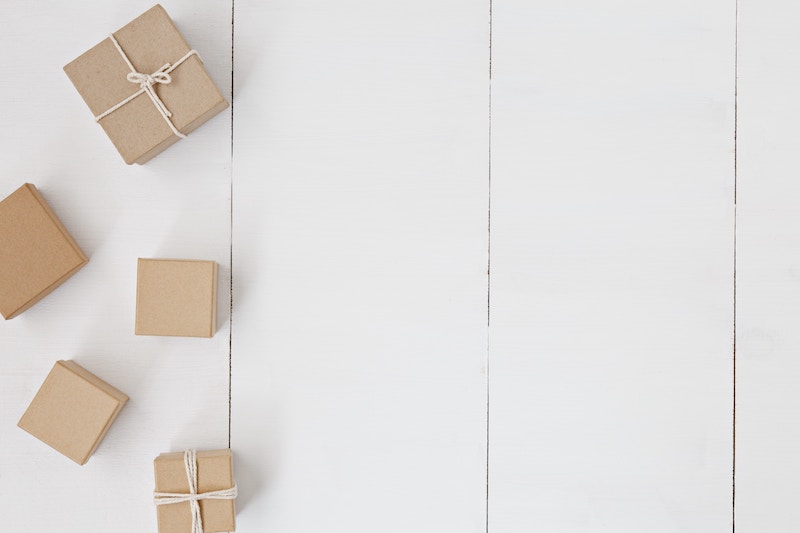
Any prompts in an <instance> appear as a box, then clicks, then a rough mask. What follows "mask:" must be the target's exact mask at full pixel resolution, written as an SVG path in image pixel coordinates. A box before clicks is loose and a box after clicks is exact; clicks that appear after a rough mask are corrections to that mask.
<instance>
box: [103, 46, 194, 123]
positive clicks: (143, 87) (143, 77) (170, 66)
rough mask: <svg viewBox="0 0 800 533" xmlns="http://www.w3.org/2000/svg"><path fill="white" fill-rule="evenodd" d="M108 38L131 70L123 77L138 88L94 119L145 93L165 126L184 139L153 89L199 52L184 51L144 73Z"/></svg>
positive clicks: (169, 80)
mask: <svg viewBox="0 0 800 533" xmlns="http://www.w3.org/2000/svg"><path fill="white" fill-rule="evenodd" d="M108 38H109V39H111V42H112V43H113V44H114V47H115V48H116V49H117V51H118V52H119V55H120V56H122V59H123V60H125V64H126V65H128V68H129V69H130V70H131V71H130V72H129V73H128V75H127V76H126V77H125V79H127V80H128V81H129V82H131V83H136V84H138V85H139V90H138V91H136V92H135V93H133V94H132V95H130V96H129V97H127V98H125V99H124V100H123V101H121V102H119V103H118V104H116V105H113V106H111V107H110V108H108V109H107V110H105V111H104V112H103V113H100V114H99V115H97V116H96V117H94V119H95V121H97V122H100V120H101V119H103V118H105V117H107V116H108V115H110V114H111V113H113V112H114V111H116V110H117V109H119V108H120V107H122V106H124V105H125V104H127V103H128V102H130V101H131V100H133V99H134V98H136V97H137V96H139V95H140V94H142V93H146V94H147V96H149V97H150V100H151V101H152V102H153V105H154V106H156V110H157V111H158V113H159V114H160V115H161V117H162V118H163V119H164V122H166V123H167V126H169V129H171V130H172V133H174V134H175V135H177V136H178V137H180V138H181V139H185V138H186V135H184V134H183V133H181V132H180V131H178V128H176V127H175V124H173V123H172V119H171V118H170V117H171V116H172V113H171V112H170V110H169V109H167V106H166V105H164V102H163V101H162V100H161V98H159V97H158V94H157V93H156V90H155V86H156V85H158V84H159V83H160V84H163V85H169V84H170V83H172V76H170V72H172V71H173V70H175V69H176V68H178V67H179V66H180V65H181V64H182V63H183V62H184V61H186V60H187V59H189V58H190V57H192V56H197V57H198V59H200V54H198V53H197V50H189V51H188V52H187V53H186V55H184V56H183V57H182V58H180V59H179V60H177V61H176V62H174V63H166V64H164V65H163V66H162V67H161V68H160V69H158V70H156V71H155V72H153V73H152V74H146V73H143V72H138V71H137V70H136V69H135V68H134V66H133V63H131V60H130V59H128V55H127V54H126V53H125V51H124V50H123V49H122V47H121V46H120V45H119V43H118V42H117V39H116V38H115V37H114V34H113V33H112V34H111V35H109V36H108ZM200 61H202V59H200Z"/></svg>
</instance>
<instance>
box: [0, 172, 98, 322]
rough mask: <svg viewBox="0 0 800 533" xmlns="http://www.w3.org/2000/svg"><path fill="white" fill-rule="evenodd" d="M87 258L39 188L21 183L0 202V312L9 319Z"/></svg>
mask: <svg viewBox="0 0 800 533" xmlns="http://www.w3.org/2000/svg"><path fill="white" fill-rule="evenodd" d="M88 261H89V258H87V257H86V255H85V254H84V253H83V252H82V251H81V249H80V247H78V245H77V243H76V242H75V240H74V239H73V238H72V236H71V235H70V234H69V232H68V231H67V230H66V228H65V227H64V225H63V224H61V221H60V220H58V217H57V216H56V214H55V213H54V212H53V210H52V209H50V206H49V205H47V202H45V200H44V198H43V197H42V195H41V194H40V193H39V191H38V190H37V189H36V187H34V186H33V185H32V184H30V183H26V184H25V185H23V186H22V187H20V188H19V189H17V190H16V191H15V192H13V193H12V194H11V195H10V196H8V197H7V198H6V199H4V200H3V201H2V202H0V314H2V315H3V318H5V319H6V320H8V319H10V318H14V317H15V316H17V315H19V314H20V313H22V312H23V311H25V310H27V309H28V308H30V307H31V306H32V305H33V304H35V303H36V302H38V301H39V300H41V299H42V298H44V297H45V296H47V295H48V294H50V293H51V292H52V291H53V290H54V289H55V288H56V287H58V286H59V285H61V284H62V283H64V282H65V281H66V280H67V279H69V278H70V276H72V275H73V274H75V273H76V272H77V271H78V270H80V269H81V268H82V267H83V265H85V264H86V263H87V262H88Z"/></svg>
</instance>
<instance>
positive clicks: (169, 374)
mask: <svg viewBox="0 0 800 533" xmlns="http://www.w3.org/2000/svg"><path fill="white" fill-rule="evenodd" d="M151 5H152V3H151V2H142V1H135V2H121V3H120V2H116V3H111V2H83V3H78V4H66V3H63V2H54V1H43V2H35V3H30V2H21V1H17V0H13V1H6V2H2V3H0V30H2V31H0V48H2V49H3V50H4V52H3V53H2V58H1V59H0V65H1V66H2V68H1V69H0V70H2V71H3V73H4V74H3V75H2V76H0V102H2V104H1V105H2V117H3V120H2V122H1V123H0V154H2V160H3V170H2V172H1V173H0V197H5V196H6V195H7V194H9V193H11V192H12V191H13V190H15V189H16V188H17V187H18V186H19V185H21V184H22V183H24V182H25V181H30V182H33V183H35V184H36V185H37V186H38V187H39V188H40V190H41V191H42V193H43V194H44V196H45V198H46V199H47V200H48V201H49V203H50V204H51V205H52V207H53V209H54V210H55V211H56V213H57V214H58V215H59V217H60V218H61V220H62V221H63V223H64V224H65V226H66V227H67V228H68V229H69V230H70V232H71V233H72V234H73V236H74V237H75V239H76V240H77V242H78V243H79V244H80V245H81V247H82V248H83V249H84V251H85V252H86V253H87V254H88V255H89V256H90V262H89V264H88V265H87V266H86V267H85V268H84V269H83V270H82V271H80V272H79V273H78V274H77V275H76V276H75V277H74V278H72V279H70V280H69V281H68V282H67V283H66V284H65V285H63V286H62V287H60V288H59V289H57V290H56V291H55V292H54V293H53V294H51V295H50V296H48V297H47V298H46V299H45V300H43V301H42V302H40V303H39V304H37V305H36V306H35V307H33V308H32V309H30V310H29V311H27V312H25V313H24V314H23V315H21V316H20V317H18V318H15V319H13V320H10V321H6V322H2V323H0V442H1V443H2V446H1V448H2V454H0V495H1V496H0V516H2V527H0V529H2V530H3V531H29V532H46V531H59V532H76V533H77V532H85V531H114V532H118V533H127V532H131V533H133V532H142V531H155V530H156V524H155V509H154V507H153V505H152V490H153V472H152V459H153V458H154V457H155V456H156V455H158V454H159V453H161V452H163V451H169V450H180V449H182V448H184V447H187V446H197V447H200V448H207V447H224V446H227V444H228V344H229V328H228V314H229V294H230V290H229V279H230V276H229V273H230V266H229V251H230V199H229V190H230V179H231V176H230V114H229V113H225V114H222V115H220V116H218V117H216V118H215V119H213V120H212V121H210V122H209V123H207V124H206V125H205V126H203V127H202V128H201V129H199V130H197V131H196V132H195V133H193V134H192V135H191V136H190V138H189V139H188V140H186V141H182V142H181V143H179V144H178V145H176V146H174V147H172V148H171V149H170V150H169V151H167V152H165V153H164V154H162V155H160V156H159V157H158V158H156V159H154V160H153V161H151V162H150V163H148V164H147V165H145V166H141V167H140V166H132V167H128V166H126V165H125V164H124V163H123V162H122V159H121V158H120V157H119V155H118V154H117V153H116V151H115V150H114V148H113V146H112V145H111V143H110V141H109V140H108V139H107V138H106V137H105V134H104V133H103V131H102V130H101V128H100V127H99V126H98V125H96V124H94V121H93V119H92V117H91V114H90V112H89V110H88V109H87V108H86V106H85V104H84V103H83V101H82V100H81V98H80V96H79V95H78V93H77V91H75V89H74V88H73V87H72V85H71V84H70V82H69V80H68V79H67V77H66V75H65V74H64V73H63V71H62V67H63V65H65V64H66V63H67V62H68V61H70V60H72V59H73V58H74V57H76V56H78V55H79V54H80V53H82V52H83V51H85V50H86V49H88V48H89V47H90V46H93V45H94V44H96V43H97V42H99V41H100V40H101V39H103V38H104V37H105V36H106V35H107V34H108V33H109V32H110V31H112V30H114V29H116V28H118V27H119V26H121V25H123V24H125V23H126V22H128V21H129V20H130V19H132V18H133V17H135V16H137V15H138V14H140V13H141V12H143V11H145V10H146V9H148V8H149V7H150V6H151ZM166 8H167V10H168V11H169V12H170V14H171V15H172V17H173V18H174V19H175V20H176V22H177V24H178V26H179V27H180V28H181V30H182V31H183V32H184V34H185V36H186V37H187V39H188V40H189V42H190V43H191V44H192V45H193V46H195V48H197V50H198V51H199V52H200V53H201V54H202V56H203V58H204V60H205V62H206V65H207V66H208V69H209V71H210V72H211V75H212V77H213V78H214V79H215V80H216V81H217V83H218V84H219V85H220V86H221V87H222V88H223V90H224V91H225V92H226V93H227V92H228V88H229V87H230V72H231V68H230V51H231V38H230V35H231V32H230V21H231V4H230V2H204V3H197V2H193V1H188V0H173V1H171V2H170V3H169V5H167V6H166ZM139 256H143V257H177V258H198V259H213V260H216V261H217V262H219V264H220V266H221V273H222V274H221V276H220V284H219V294H220V315H219V319H220V320H219V322H220V326H219V330H218V331H217V334H216V336H215V337H214V338H213V339H210V340H209V339H178V338H156V337H136V336H134V334H133V328H134V302H135V290H136V258H137V257H139ZM70 358H71V359H75V360H76V361H77V362H78V363H80V364H81V365H84V366H85V367H86V368H87V369H89V370H90V371H92V372H95V373H96V374H97V375H99V376H100V377H102V378H103V379H106V380H107V381H108V382H110V383H111V384H112V385H114V386H116V387H118V388H119V389H121V390H122V391H124V392H125V393H127V394H128V395H129V396H130V398H131V400H130V403H129V404H128V405H127V406H126V407H125V409H124V410H123V411H122V413H121V415H120V417H119V418H118V419H117V421H116V423H115V424H114V426H113V427H112V428H111V430H110V432H109V433H108V435H107V437H106V439H105V440H104V442H103V443H102V444H101V446H100V448H99V449H98V451H97V453H96V454H95V455H94V456H93V457H92V458H91V459H90V460H89V462H88V463H87V464H86V465H85V466H83V467H79V466H77V465H75V464H74V463H72V462H71V461H70V460H68V459H66V458H64V457H62V456H61V455H60V454H58V453H56V452H54V451H52V450H51V449H49V448H48V447H47V446H45V445H44V444H42V443H40V442H39V441H37V440H36V439H34V438H33V437H31V436H29V435H28V434H27V433H25V432H23V431H22V430H20V429H18V428H17V427H16V423H17V421H18V420H19V417H20V416H21V415H22V413H23V411H24V410H25V408H26V406H27V405H28V403H29V402H30V400H31V399H32V398H33V395H34V394H35V392H36V390H37V389H38V387H39V385H40V384H41V382H42V381H43V380H44V378H45V376H46V375H47V372H48V371H49V370H50V367H51V366H52V365H53V363H54V362H55V361H56V360H57V359H70Z"/></svg>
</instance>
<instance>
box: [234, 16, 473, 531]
mask: <svg viewBox="0 0 800 533" xmlns="http://www.w3.org/2000/svg"><path fill="white" fill-rule="evenodd" d="M235 27H236V37H235V43H236V57H235V70H236V76H235V80H236V81H235V95H236V97H235V110H234V117H235V118H234V139H235V144H234V175H235V181H234V208H233V209H234V241H233V271H234V292H233V300H234V313H233V348H232V349H233V366H232V372H233V374H232V375H233V378H232V392H233V397H232V407H233V411H232V416H233V419H232V432H231V442H232V446H233V448H234V450H235V453H236V454H237V456H236V461H237V476H238V483H239V486H240V489H241V493H242V495H241V496H240V498H239V501H238V505H239V515H238V528H239V529H240V530H241V531H281V532H283V533H289V532H295V531H296V532H307V531H317V530H331V531H352V532H373V531H376V530H379V531H384V532H408V531H415V532H423V531H431V532H434V531H435V532H444V531H452V532H459V533H467V532H473V533H476V532H479V531H484V530H485V514H484V510H485V483H486V481H485V472H486V450H485V445H486V420H485V408H486V406H485V392H486V391H485V374H484V363H485V359H486V348H487V328H486V319H487V317H486V313H487V308H486V296H487V275H486V267H487V207H488V171H487V166H488V29H489V28H488V4H487V2H486V1H485V0H474V1H473V0H469V1H467V2H464V1H448V0H433V1H431V0H410V1H406V2H399V3H398V2H395V3H386V2H369V1H364V0H360V1H356V0H346V1H344V2H335V3H331V2H323V1H319V0H298V1H292V2H258V1H254V0H248V1H238V2H236V17H235Z"/></svg>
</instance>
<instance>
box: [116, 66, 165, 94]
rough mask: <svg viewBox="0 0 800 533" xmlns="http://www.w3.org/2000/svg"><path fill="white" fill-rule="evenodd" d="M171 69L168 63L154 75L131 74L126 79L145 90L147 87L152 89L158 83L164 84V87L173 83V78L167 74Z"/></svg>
mask: <svg viewBox="0 0 800 533" xmlns="http://www.w3.org/2000/svg"><path fill="white" fill-rule="evenodd" d="M169 67H170V64H169V63H167V64H166V65H164V66H163V67H161V68H160V69H158V70H157V71H155V72H153V73H152V74H144V73H143V72H129V73H128V75H127V76H125V78H126V79H127V80H128V81H129V82H131V83H138V84H139V87H141V88H142V89H144V87H145V86H147V87H152V86H153V85H155V84H156V83H163V84H164V85H167V84H170V83H172V76H170V75H169V73H167V72H165V71H166V70H167V69H168V68H169Z"/></svg>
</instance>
